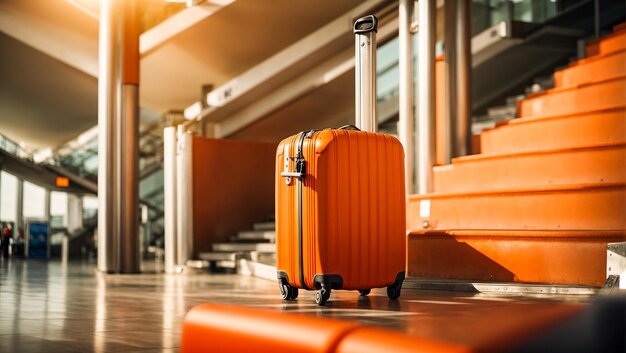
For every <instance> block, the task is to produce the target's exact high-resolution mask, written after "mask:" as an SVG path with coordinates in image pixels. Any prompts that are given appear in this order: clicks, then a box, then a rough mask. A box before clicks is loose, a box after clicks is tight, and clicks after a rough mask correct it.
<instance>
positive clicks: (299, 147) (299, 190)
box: [295, 130, 314, 290]
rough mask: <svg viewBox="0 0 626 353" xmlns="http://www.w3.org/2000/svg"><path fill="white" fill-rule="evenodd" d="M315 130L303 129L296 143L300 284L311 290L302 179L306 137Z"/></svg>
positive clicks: (304, 172) (304, 171)
mask: <svg viewBox="0 0 626 353" xmlns="http://www.w3.org/2000/svg"><path fill="white" fill-rule="evenodd" d="M313 132H314V130H310V131H303V132H301V133H300V136H299V137H298V144H297V145H296V168H295V169H296V173H297V174H299V175H300V177H298V178H297V181H296V183H297V185H296V198H297V200H296V203H297V207H298V265H299V269H300V286H301V287H302V288H303V289H306V290H310V289H311V288H309V287H308V286H307V285H306V280H305V278H304V256H303V255H304V254H303V248H304V246H303V231H302V218H303V217H302V183H303V181H302V179H303V178H304V176H305V175H306V161H305V160H304V154H303V153H302V149H303V147H304V146H303V145H304V138H305V137H307V136H308V137H309V138H310V137H311V136H312V133H313Z"/></svg>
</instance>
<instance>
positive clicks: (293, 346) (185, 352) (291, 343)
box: [180, 304, 470, 353]
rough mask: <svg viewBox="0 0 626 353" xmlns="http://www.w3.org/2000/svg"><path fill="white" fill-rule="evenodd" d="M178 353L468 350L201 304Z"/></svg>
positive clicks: (283, 315)
mask: <svg viewBox="0 0 626 353" xmlns="http://www.w3.org/2000/svg"><path fill="white" fill-rule="evenodd" d="M180 352H181V353H200V352H212V353H225V352H229V353H239V352H242V353H243V352H255V353H259V352H261V353H262V352H267V353H269V352H289V353H301V352H302V353H305V352H306V353H309V352H311V353H313V352H324V353H334V352H337V353H368V352H397V353H404V352H429V353H448V352H449V353H461V352H470V350H469V349H468V348H465V347H462V346H458V345H453V344H448V343H443V342H437V341H432V340H427V339H420V338H415V337H410V336H406V335H402V334H399V333H394V332H391V331H387V330H382V329H373V328H364V327H362V326H360V325H358V324H356V323H352V322H348V321H342V320H331V319H324V318H317V317H314V316H304V315H296V314H287V313H280V312H276V311H269V310H261V309H254V308H245V307H238V306H229V305H214V304H203V305H199V306H196V307H195V308H193V309H191V311H190V312H189V313H188V314H187V316H186V317H185V322H184V325H183V334H182V339H181V348H180Z"/></svg>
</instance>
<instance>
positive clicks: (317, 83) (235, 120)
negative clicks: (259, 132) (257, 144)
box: [205, 18, 398, 138]
mask: <svg viewBox="0 0 626 353" xmlns="http://www.w3.org/2000/svg"><path fill="white" fill-rule="evenodd" d="M397 30H398V19H397V18H393V19H390V20H388V21H385V22H384V23H383V24H382V25H381V26H380V27H379V28H378V41H379V42H383V41H385V40H388V39H390V38H393V36H395V35H396V33H397ZM346 32H347V33H346V35H348V40H349V39H350V36H351V28H350V31H346ZM352 45H353V43H352V42H351V41H348V45H347V46H346V47H345V48H344V49H343V50H341V51H339V53H338V54H335V55H334V56H332V57H331V58H330V59H326V60H324V61H323V62H321V63H318V64H316V65H312V69H310V70H308V71H301V72H300V74H299V75H298V76H297V77H296V78H294V79H293V80H291V81H289V82H287V83H285V84H283V85H280V86H278V87H276V88H275V89H273V90H272V91H271V92H268V93H266V94H265V95H263V96H262V99H257V100H256V101H254V102H250V103H249V104H248V105H246V106H244V107H242V109H239V110H237V111H234V112H232V113H231V114H230V116H229V118H228V119H225V120H222V121H220V122H217V123H211V124H212V125H214V128H213V131H214V137H215V138H223V137H227V136H229V135H231V134H233V133H235V132H237V131H239V130H241V129H242V128H244V127H246V126H248V125H250V124H252V123H254V122H255V121H257V120H259V119H261V118H262V117H264V116H266V115H267V114H269V113H271V112H273V111H275V110H276V109H278V108H280V107H283V106H285V105H287V104H288V103H290V102H293V101H296V100H298V99H299V98H301V97H303V96H304V95H306V94H308V93H311V92H313V91H314V90H316V89H318V88H320V87H322V86H323V85H326V84H328V83H330V82H332V81H334V80H335V79H337V78H338V77H340V76H341V75H343V74H346V73H348V72H350V71H351V70H354V48H353V47H352ZM208 109H215V107H210V108H208ZM389 118H390V116H386V115H384V114H381V115H380V116H379V121H378V122H379V124H380V123H383V122H385V121H386V120H388V119H389ZM205 124H206V122H205Z"/></svg>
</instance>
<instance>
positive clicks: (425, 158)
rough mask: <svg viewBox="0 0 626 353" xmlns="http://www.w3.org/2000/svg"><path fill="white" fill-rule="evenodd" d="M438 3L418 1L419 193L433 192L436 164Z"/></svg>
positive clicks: (425, 0)
mask: <svg viewBox="0 0 626 353" xmlns="http://www.w3.org/2000/svg"><path fill="white" fill-rule="evenodd" d="M436 15H437V4H436V1H434V0H420V1H419V2H418V24H419V31H418V33H417V49H418V50H417V53H418V54H417V59H418V61H417V63H418V65H417V78H418V79H417V94H418V96H417V121H418V123H417V126H418V127H417V134H418V148H417V153H418V158H417V185H418V192H419V193H420V194H426V193H429V192H432V191H433V181H432V179H433V178H432V170H433V166H434V165H435V159H436V148H435V42H436V35H437V26H436V20H435V19H436V17H437V16H436Z"/></svg>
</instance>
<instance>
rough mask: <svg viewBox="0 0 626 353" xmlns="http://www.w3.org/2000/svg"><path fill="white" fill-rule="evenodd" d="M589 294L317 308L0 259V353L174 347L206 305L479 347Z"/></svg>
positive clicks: (178, 282) (232, 288) (241, 292)
mask: <svg viewBox="0 0 626 353" xmlns="http://www.w3.org/2000/svg"><path fill="white" fill-rule="evenodd" d="M0 261H1V260H0ZM588 300H589V297H583V296H573V297H562V296H560V297H558V298H555V297H550V296H543V297H528V296H526V297H520V296H503V295H497V296H494V295H485V294H477V293H463V292H444V291H418V290H410V289H405V290H403V293H402V297H401V299H400V300H399V301H390V300H388V299H387V297H386V293H385V291H384V290H374V291H372V294H371V295H370V296H369V297H358V295H357V294H356V293H355V292H341V291H333V294H332V297H331V300H330V301H329V303H328V305H327V306H326V307H318V306H317V305H316V304H315V302H314V294H313V292H309V293H303V292H301V294H300V297H299V298H298V300H297V301H294V302H283V301H282V300H281V299H280V296H279V293H278V288H277V285H276V283H275V282H273V281H267V280H263V279H258V278H253V277H243V276H238V275H208V274H198V273H196V274H187V275H164V274H156V273H154V272H153V273H149V272H145V273H143V274H140V275H103V274H101V273H98V272H96V270H95V267H94V264H84V263H83V264H81V263H70V264H66V265H63V264H61V263H59V262H54V261H51V262H40V261H23V260H15V259H14V260H11V261H9V262H4V261H2V262H0V352H2V353H8V352H20V353H22V352H68V353H71V352H120V351H124V352H135V351H136V352H175V351H177V350H178V349H177V347H179V340H180V334H181V325H182V322H183V318H184V315H185V313H186V312H187V311H188V310H189V309H190V308H191V307H193V306H194V305H197V304H201V303H206V302H217V303H229V304H238V305H247V306H258V307H267V308H272V309H276V310H281V311H290V312H300V313H305V314H309V315H317V316H332V317H338V318H342V319H349V320H358V321H359V322H361V323H363V324H366V325H375V326H384V327H387V328H390V329H393V330H399V331H404V332H407V333H409V334H412V335H420V336H427V337H432V338H437V339H442V340H446V341H451V342H457V343H462V344H466V345H469V346H481V345H484V344H485V343H486V342H492V341H495V340H497V339H501V338H503V337H509V336H510V335H511V334H513V335H514V334H515V333H516V332H518V331H519V330H520V327H524V325H527V326H528V325H530V326H532V325H535V323H536V322H537V320H544V319H545V315H548V316H550V315H553V314H555V315H558V314H559V313H560V312H564V311H568V310H569V309H571V308H572V307H573V306H577V304H571V303H572V302H573V303H576V302H583V303H584V302H586V301H588ZM542 318H543V319H542Z"/></svg>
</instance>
